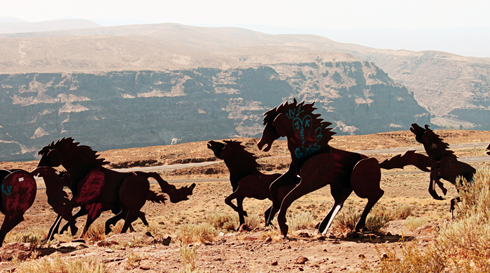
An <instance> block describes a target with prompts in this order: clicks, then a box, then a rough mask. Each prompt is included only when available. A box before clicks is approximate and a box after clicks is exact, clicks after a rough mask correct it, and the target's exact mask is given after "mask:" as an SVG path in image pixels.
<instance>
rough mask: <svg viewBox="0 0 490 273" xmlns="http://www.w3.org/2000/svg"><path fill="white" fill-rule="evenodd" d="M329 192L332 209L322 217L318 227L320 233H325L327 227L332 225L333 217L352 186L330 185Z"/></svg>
mask: <svg viewBox="0 0 490 273" xmlns="http://www.w3.org/2000/svg"><path fill="white" fill-rule="evenodd" d="M330 192H331V193H332V196H333V199H334V200H335V203H334V205H333V207H332V209H331V210H330V211H329V212H328V214H327V216H325V218H323V220H322V222H321V223H320V226H319V227H318V231H319V232H320V233H322V234H325V233H327V231H328V229H329V228H330V226H331V225H332V222H333V219H334V218H335V216H337V213H339V211H340V209H342V207H343V206H344V202H345V200H346V199H347V198H348V197H349V195H350V194H351V193H352V188H344V187H335V186H331V189H330Z"/></svg>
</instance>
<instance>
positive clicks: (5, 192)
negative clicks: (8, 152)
mask: <svg viewBox="0 0 490 273" xmlns="http://www.w3.org/2000/svg"><path fill="white" fill-rule="evenodd" d="M0 184H1V188H2V193H1V195H0V196H1V203H0V211H1V212H2V213H3V214H4V215H5V219H4V220H3V223H2V227H1V228H0V246H2V244H3V240H4V239H5V236H6V235H7V233H8V232H9V231H11V230H12V229H13V228H14V227H15V226H17V225H18V224H19V223H20V222H22V221H23V220H24V213H25V212H26V211H27V210H28V209H29V208H30V207H31V206H32V204H33V203H34V199H35V198H36V190H37V186H36V180H35V179H34V177H33V176H32V175H31V174H30V173H28V172H26V171H23V170H0Z"/></svg>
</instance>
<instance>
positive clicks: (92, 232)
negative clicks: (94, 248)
mask: <svg viewBox="0 0 490 273" xmlns="http://www.w3.org/2000/svg"><path fill="white" fill-rule="evenodd" d="M121 229H122V228H121ZM85 237H86V238H89V239H90V240H93V241H101V240H104V239H106V238H107V235H105V223H104V222H101V221H97V222H95V223H93V224H92V225H90V227H89V228H88V230H87V233H86V234H85Z"/></svg>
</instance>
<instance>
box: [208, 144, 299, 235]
mask: <svg viewBox="0 0 490 273" xmlns="http://www.w3.org/2000/svg"><path fill="white" fill-rule="evenodd" d="M224 142H225V143H222V142H216V141H212V140H211V141H209V142H208V145H207V146H208V148H209V149H211V150H212V151H213V152H214V155H215V156H216V157H217V158H219V159H223V160H224V161H225V164H226V167H228V170H229V171H230V182H231V186H232V187H233V193H232V194H231V195H229V196H228V197H226V199H225V202H226V204H227V205H228V206H230V207H231V208H232V209H233V210H235V211H236V212H238V216H239V218H240V226H241V225H242V224H244V223H245V218H244V216H247V212H246V211H244V210H243V199H244V198H245V197H248V198H255V199H259V200H264V199H266V198H267V199H269V200H272V198H271V196H270V192H269V187H270V185H271V183H272V182H273V181H274V180H276V179H277V178H278V177H279V176H280V174H277V173H275V174H263V173H261V172H260V171H259V170H258V169H257V168H258V167H260V165H259V164H258V163H257V161H256V159H257V157H255V156H254V155H253V154H252V153H250V152H247V151H246V150H245V146H243V145H241V143H240V142H239V141H233V140H230V141H227V140H225V141H224ZM297 182H299V179H297ZM293 187H294V185H290V186H287V187H283V188H280V189H279V193H278V194H279V198H281V199H282V198H284V196H285V195H286V194H287V193H288V192H289V191H290V190H291V189H292V188H293ZM233 199H236V200H237V205H236V206H235V205H234V204H233V203H232V202H231V201H232V200H233ZM271 210H272V206H271V207H269V209H267V210H266V211H265V213H264V217H265V221H267V220H268V219H269V214H270V212H271Z"/></svg>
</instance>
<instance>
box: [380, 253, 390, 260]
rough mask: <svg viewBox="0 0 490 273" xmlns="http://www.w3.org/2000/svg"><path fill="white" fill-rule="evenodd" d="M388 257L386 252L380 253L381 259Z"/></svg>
mask: <svg viewBox="0 0 490 273" xmlns="http://www.w3.org/2000/svg"><path fill="white" fill-rule="evenodd" d="M388 258H389V257H388V254H386V253H383V254H382V255H381V260H387V259H388Z"/></svg>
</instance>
